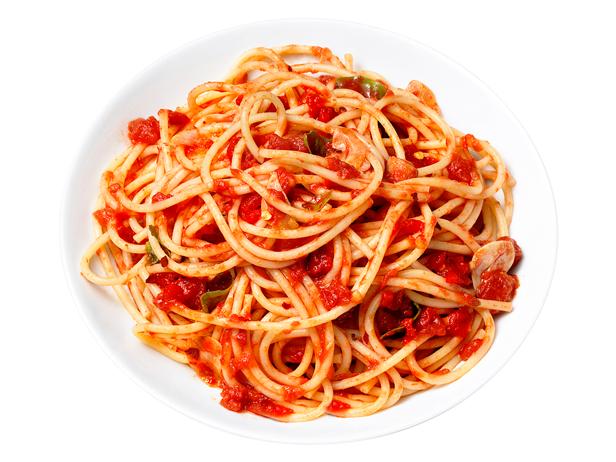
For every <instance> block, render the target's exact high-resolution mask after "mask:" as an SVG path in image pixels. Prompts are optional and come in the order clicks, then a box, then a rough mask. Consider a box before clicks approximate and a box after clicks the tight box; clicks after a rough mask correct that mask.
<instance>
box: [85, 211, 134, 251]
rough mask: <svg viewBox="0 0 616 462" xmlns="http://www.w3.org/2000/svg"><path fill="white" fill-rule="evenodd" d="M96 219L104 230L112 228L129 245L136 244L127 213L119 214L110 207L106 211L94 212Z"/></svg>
mask: <svg viewBox="0 0 616 462" xmlns="http://www.w3.org/2000/svg"><path fill="white" fill-rule="evenodd" d="M94 218H96V221H98V223H99V224H100V225H101V226H102V227H103V229H107V228H109V226H112V227H113V228H114V229H115V230H116V232H117V233H118V236H120V238H121V239H122V240H123V241H126V242H129V243H134V242H135V240H134V235H135V232H134V231H133V230H132V228H131V227H130V226H128V224H127V222H126V220H128V215H127V214H126V213H124V212H118V211H116V210H114V209H112V208H110V207H105V208H104V209H100V210H97V211H96V212H94Z"/></svg>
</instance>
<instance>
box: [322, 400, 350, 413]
mask: <svg viewBox="0 0 616 462" xmlns="http://www.w3.org/2000/svg"><path fill="white" fill-rule="evenodd" d="M350 408H351V405H350V404H348V403H345V402H343V401H339V400H337V399H334V400H333V401H332V402H331V403H330V405H329V406H327V410H328V411H330V412H341V411H346V410H347V409H350Z"/></svg>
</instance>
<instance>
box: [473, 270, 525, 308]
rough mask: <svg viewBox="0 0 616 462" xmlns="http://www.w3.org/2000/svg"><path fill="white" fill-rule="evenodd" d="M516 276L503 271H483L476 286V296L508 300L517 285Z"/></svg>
mask: <svg viewBox="0 0 616 462" xmlns="http://www.w3.org/2000/svg"><path fill="white" fill-rule="evenodd" d="M519 285H520V284H519V282H518V278H517V276H512V275H510V274H507V273H505V272H504V271H484V272H483V273H482V274H481V278H480V281H479V286H478V287H477V293H476V294H475V295H476V296H477V298H484V299H487V300H498V301H501V302H510V301H511V300H513V297H515V292H516V290H517V288H518V286H519Z"/></svg>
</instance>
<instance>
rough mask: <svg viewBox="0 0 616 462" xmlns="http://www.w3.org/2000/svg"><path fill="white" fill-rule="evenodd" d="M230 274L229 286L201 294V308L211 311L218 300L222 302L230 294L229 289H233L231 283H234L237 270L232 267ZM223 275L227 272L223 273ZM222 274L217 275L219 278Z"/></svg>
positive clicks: (207, 311)
mask: <svg viewBox="0 0 616 462" xmlns="http://www.w3.org/2000/svg"><path fill="white" fill-rule="evenodd" d="M229 274H230V276H231V277H230V278H229V279H230V282H229V286H228V287H227V288H226V289H220V290H208V291H207V292H205V293H204V294H203V295H201V308H202V309H203V311H205V312H206V313H209V312H210V311H211V310H212V309H213V308H215V307H216V305H217V304H218V302H221V301H222V300H224V299H225V298H227V295H228V294H229V291H230V290H231V285H232V284H233V281H234V280H235V270H233V269H230V270H229ZM223 275H225V274H224V273H223ZM220 276H221V275H219V276H217V278H218V277H220Z"/></svg>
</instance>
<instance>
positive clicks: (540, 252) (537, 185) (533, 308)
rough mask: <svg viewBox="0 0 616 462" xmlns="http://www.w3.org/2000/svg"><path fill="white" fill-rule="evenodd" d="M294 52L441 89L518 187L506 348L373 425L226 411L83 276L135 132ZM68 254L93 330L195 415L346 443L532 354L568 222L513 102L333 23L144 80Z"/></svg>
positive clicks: (71, 195)
mask: <svg viewBox="0 0 616 462" xmlns="http://www.w3.org/2000/svg"><path fill="white" fill-rule="evenodd" d="M287 43H300V44H310V45H321V46H326V47H329V48H331V49H332V50H333V51H334V53H336V54H338V55H339V56H340V55H342V54H344V53H347V52H350V53H352V54H353V56H354V58H355V62H356V65H357V66H358V67H363V68H367V69H371V70H374V71H376V72H378V73H380V74H382V75H384V76H385V77H386V78H387V79H389V80H390V81H391V82H392V83H393V84H395V85H397V86H400V87H404V86H406V84H407V83H408V81H409V80H411V79H416V80H420V81H422V82H425V83H426V84H427V85H428V86H429V87H430V88H432V90H434V92H435V94H436V96H437V99H438V101H439V104H440V106H441V108H442V109H443V112H444V115H445V118H446V120H447V121H448V122H449V123H451V124H452V125H453V126H455V127H457V128H459V129H460V130H462V131H464V132H467V133H473V134H475V135H477V136H478V137H481V138H484V139H488V140H489V141H490V142H491V143H492V144H493V145H494V146H495V147H496V148H497V149H499V150H500V152H501V153H502V155H503V157H504V158H505V161H506V163H507V165H508V166H509V167H510V169H511V171H512V173H513V175H514V176H515V178H516V180H517V181H518V185H517V187H516V188H515V191H514V194H515V212H514V217H513V226H512V228H511V231H512V236H513V237H514V238H515V239H516V240H517V241H518V242H519V243H520V245H521V246H522V249H523V250H524V254H525V257H524V260H523V263H522V265H521V267H520V268H519V273H518V274H519V277H520V281H521V287H520V289H519V291H518V294H517V296H516V299H515V301H514V311H513V312H512V313H510V314H506V315H502V316H499V318H498V321H497V335H496V340H495V342H494V345H493V346H492V348H491V350H490V351H489V352H488V354H487V355H486V356H485V357H484V358H483V360H482V361H481V362H480V363H479V364H478V365H477V366H476V367H475V368H474V369H473V370H471V371H470V372H469V373H468V374H467V375H465V376H464V377H462V378H461V379H460V380H458V381H457V382H455V383H452V384H450V385H447V386H444V387H440V388H435V389H431V390H428V391H426V392H423V393H418V394H416V395H413V396H411V397H409V398H406V399H403V400H402V401H400V402H399V403H398V404H396V405H395V406H393V407H392V408H391V409H387V410H385V411H382V412H379V413H377V414H375V415H372V416H369V417H362V418H356V419H340V418H334V417H330V416H326V417H323V418H320V419H318V420H315V421H312V422H306V423H293V424H288V423H279V422H275V421H273V420H269V419H265V418H262V417H257V416H255V415H252V414H248V413H243V414H236V413H234V412H231V411H228V410H227V409H225V408H223V407H222V406H220V405H219V404H218V401H219V392H218V390H217V389H214V388H210V387H208V386H207V385H205V384H204V383H203V382H201V381H200V380H199V379H198V378H197V377H196V376H195V374H194V373H193V371H192V370H191V369H190V368H188V367H186V366H183V365H180V364H177V363H175V362H173V361H171V360H170V359H167V358H166V357H165V356H163V355H161V354H159V353H157V352H155V351H154V350H151V349H150V348H148V347H147V346H145V345H143V344H142V343H141V342H140V341H139V340H137V338H135V337H134V336H133V334H132V333H131V328H132V326H133V323H132V321H131V319H130V318H129V316H128V314H127V313H126V312H125V311H124V308H123V307H122V306H121V304H120V303H119V301H118V300H116V298H115V295H114V294H113V292H112V291H111V290H110V289H108V288H100V287H96V286H94V285H92V284H89V283H88V282H86V281H85V280H84V279H82V278H81V276H80V275H79V266H78V265H79V259H80V256H81V254H82V253H83V251H84V250H85V249H86V247H87V246H88V243H89V242H90V241H91V239H92V230H91V223H92V220H91V213H92V211H93V207H94V201H95V198H96V195H97V188H98V181H99V177H100V174H101V172H102V171H103V169H104V168H105V166H106V165H107V163H108V162H109V161H110V160H111V159H112V157H114V156H115V155H116V154H117V153H119V152H120V151H121V150H122V149H123V147H124V146H125V144H126V124H127V122H128V121H129V120H131V119H133V118H135V117H138V116H147V115H150V114H155V113H156V112H157V110H158V109H159V108H174V107H176V106H177V105H180V104H183V103H184V101H185V100H186V96H187V94H188V92H189V91H190V90H191V89H192V88H193V87H194V86H196V85H198V84H199V83H201V82H204V81H207V80H221V79H223V78H224V76H225V75H226V74H227V72H228V71H229V69H230V68H231V66H232V65H233V63H234V61H235V60H236V59H237V58H238V56H239V55H240V54H241V53H242V52H243V51H245V50H247V49H249V48H253V47H256V46H276V45H283V44H287ZM62 220H63V223H62V225H63V236H62V245H63V247H64V251H63V256H64V262H65V268H66V272H67V276H68V279H69V285H70V287H71V288H72V292H73V294H74V296H75V299H76V301H77V303H78V305H79V307H80V308H81V310H82V313H83V314H84V316H85V319H86V322H87V324H88V325H89V326H90V328H91V330H92V332H94V334H95V336H96V337H97V338H98V340H99V341H100V343H101V344H102V345H103V347H104V348H105V349H106V350H107V352H109V354H110V355H111V357H112V358H113V359H114V360H115V361H116V363H118V364H119V365H120V366H121V367H122V368H123V369H124V370H125V371H127V372H128V374H129V375H130V376H131V377H133V378H134V379H135V380H136V381H137V382H138V383H140V384H142V385H143V387H144V388H146V389H147V390H148V391H150V392H151V393H152V394H153V395H155V396H156V397H158V398H160V399H161V400H162V401H164V402H165V403H167V404H169V405H171V406H173V407H175V408H176V409H178V410H180V411H181V412H183V413H184V414H186V415H188V416H190V417H193V418H195V419H197V420H199V421H201V422H204V423H206V424H208V425H211V426H213V427H217V428H220V429H223V430H227V431H229V432H232V433H235V434H238V435H244V436H249V437H254V438H260V439H265V440H271V441H284V442H338V441H350V440H360V439H365V438H370V437H375V436H379V435H384V434H387V433H391V432H395V431H398V430H401V429H404V428H407V427H410V426H413V425H416V424H418V423H421V422H424V421H426V420H428V419H430V418H432V417H434V416H436V415H438V414H440V413H442V412H444V411H445V410H447V409H450V408H451V407H452V406H454V405H456V404H457V403H459V402H461V401H462V400H464V399H465V398H467V397H468V396H469V395H470V394H471V393H473V392H474V391H476V390H477V389H478V388H479V387H481V386H482V385H483V384H484V383H486V382H487V381H488V380H489V379H490V378H491V377H492V376H493V375H494V374H495V373H496V372H497V371H498V370H499V369H500V368H501V367H502V366H503V365H504V364H505V363H506V362H507V360H508V359H509V358H510V357H511V355H512V354H513V353H514V352H515V350H516V349H517V348H518V347H519V346H520V344H521V343H522V341H523V340H524V338H525V337H526V335H527V334H528V332H529V330H530V328H531V327H532V325H533V323H534V321H535V319H536V318H537V316H538V314H539V312H540V310H541V307H542V305H543V302H544V300H545V298H546V295H547V292H548V288H549V285H550V282H551V279H552V273H553V269H554V264H555V257H556V247H557V243H556V241H557V225H556V214H555V207H554V199H553V196H552V192H551V188H550V184H549V180H548V177H547V174H546V171H545V168H544V166H543V164H542V162H541V160H540V158H539V156H538V154H537V152H536V151H535V149H534V147H533V144H532V142H531V141H530V139H529V138H528V136H527V134H526V132H525V131H524V129H523V128H522V127H521V125H520V124H519V122H518V121H517V120H516V119H515V117H514V116H513V115H512V114H511V112H510V111H509V110H508V109H507V108H506V107H505V105H504V104H503V102H502V101H501V100H500V99H499V98H498V97H497V96H495V95H494V93H492V91H490V90H489V89H488V88H487V87H486V86H485V85H484V84H483V83H481V82H480V81H479V80H478V79H477V78H476V77H474V76H473V75H471V74H470V73H469V72H468V71H466V70H465V69H464V68H462V67H461V66H459V65H458V64H456V63H454V62H452V61H451V60H449V59H447V58H446V57H444V56H442V55H441V54H439V53H437V52H435V51H434V50H431V49H429V48H427V47H425V46H423V45H421V44H419V43H417V42H414V41H413V40H410V39H408V38H405V37H402V36H399V35H396V34H393V33H390V32H387V31H383V30H380V29H375V28H372V27H368V26H363V25H358V24H352V23H346V22H337V21H326V20H301V19H300V20H282V21H268V22H260V23H255V24H249V25H244V26H240V27H235V28H233V29H229V30H225V31H222V32H217V33H215V34H212V35H209V36H207V37H205V38H202V39H200V40H197V41H194V42H192V43H190V44H188V45H186V46H184V47H182V48H180V49H179V50H177V51H175V52H174V53H172V54H170V55H168V56H165V57H164V58H162V59H160V60H159V61H158V62H156V63H155V64H153V65H152V66H150V67H149V68H148V69H146V70H145V71H144V72H143V73H142V74H141V75H140V76H139V77H138V78H136V79H134V80H133V81H132V82H131V83H130V84H129V85H128V86H127V87H126V88H124V90H123V91H122V92H121V93H120V94H119V95H118V97H117V98H116V99H115V100H113V101H112V102H111V104H110V105H109V106H108V108H107V110H106V111H105V112H104V113H103V114H102V116H101V117H100V119H99V120H98V121H97V123H96V124H95V126H94V127H93V130H92V132H91V134H90V136H89V137H88V139H87V142H86V143H85V145H84V146H83V148H82V152H81V155H80V156H79V157H78V159H77V162H76V164H75V166H74V169H73V172H72V176H71V178H70V181H69V184H68V190H67V193H66V197H65V203H64V209H63V216H62Z"/></svg>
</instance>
